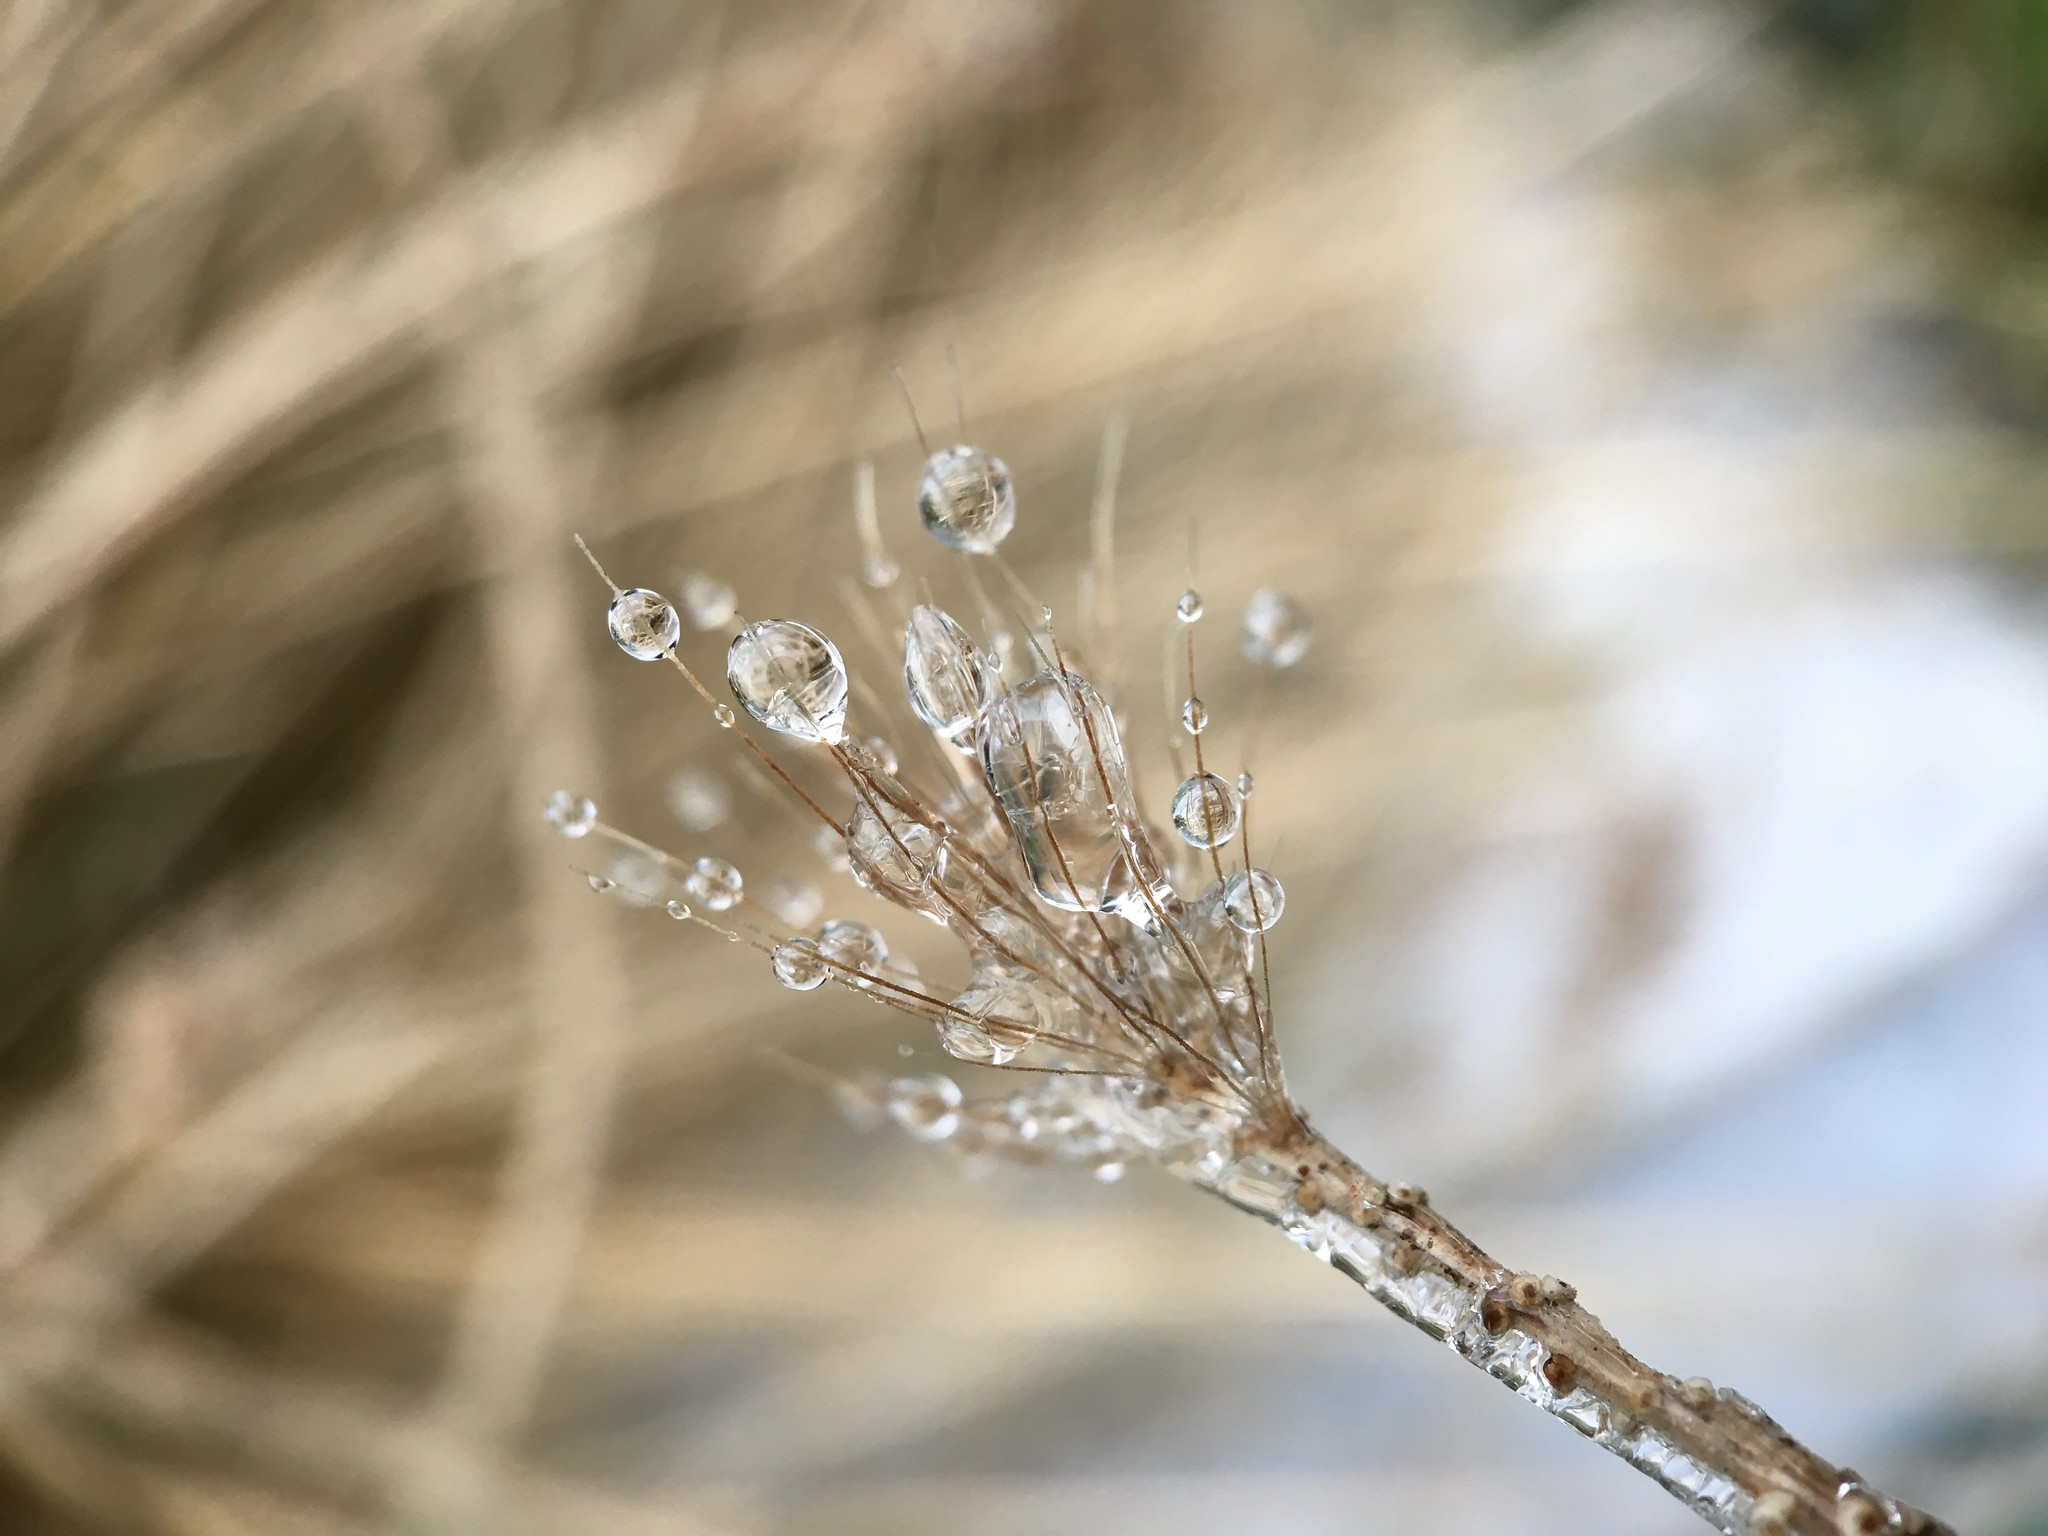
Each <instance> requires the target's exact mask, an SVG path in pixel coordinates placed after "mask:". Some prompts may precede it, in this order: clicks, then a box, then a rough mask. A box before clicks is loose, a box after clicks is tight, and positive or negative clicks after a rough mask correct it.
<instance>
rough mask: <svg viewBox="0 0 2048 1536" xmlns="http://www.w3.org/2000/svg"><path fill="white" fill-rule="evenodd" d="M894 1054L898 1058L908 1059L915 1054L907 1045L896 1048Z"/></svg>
mask: <svg viewBox="0 0 2048 1536" xmlns="http://www.w3.org/2000/svg"><path fill="white" fill-rule="evenodd" d="M896 1054H897V1055H898V1056H902V1057H905V1058H908V1057H911V1056H915V1055H916V1054H917V1052H916V1051H915V1050H913V1049H912V1048H911V1047H910V1046H908V1045H899V1046H897V1047H896Z"/></svg>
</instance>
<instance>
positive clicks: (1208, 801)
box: [1173, 773, 1238, 848]
mask: <svg viewBox="0 0 2048 1536" xmlns="http://www.w3.org/2000/svg"><path fill="white" fill-rule="evenodd" d="M1237 817H1238V807H1237V794H1236V791H1234V790H1232V789H1231V787H1230V786H1229V785H1228V784H1226V783H1224V782H1223V780H1221V779H1219V778H1218V777H1217V776H1216V775H1215V774H1213V773H1198V774H1195V775H1194V776H1193V777H1191V778H1189V779H1186V780H1184V781H1183V782H1182V784H1181V786H1180V788H1179V789H1177V790H1175V791H1174V792H1173V829H1174V831H1176V832H1178V833H1179V834H1180V839H1181V841H1182V842H1184V843H1186V844H1187V845H1188V846H1189V847H1191V848H1221V847H1222V846H1223V845H1224V844H1225V843H1227V842H1229V841H1230V840H1231V839H1232V838H1233V837H1235V836H1237Z"/></svg>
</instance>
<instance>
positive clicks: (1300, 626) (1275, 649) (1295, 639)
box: [1242, 587, 1312, 667]
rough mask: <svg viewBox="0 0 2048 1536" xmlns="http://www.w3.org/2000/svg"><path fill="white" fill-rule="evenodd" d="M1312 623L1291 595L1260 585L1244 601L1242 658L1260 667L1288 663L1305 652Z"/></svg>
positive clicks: (1289, 665)
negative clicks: (1247, 599)
mask: <svg viewBox="0 0 2048 1536" xmlns="http://www.w3.org/2000/svg"><path fill="white" fill-rule="evenodd" d="M1311 630H1312V626H1311V625H1310V623H1309V618H1308V613H1307V611H1306V610H1305V609H1304V608H1303V607H1302V606H1301V604H1300V603H1297V602H1296V601H1295V600H1294V599H1293V598H1291V597H1288V596H1287V595H1286V594H1285V593H1282V592H1275V591H1274V590H1273V589H1272V588H1270V587H1261V588H1260V589H1259V590H1258V591H1256V592H1254V593H1253V594H1252V600H1251V601H1250V602H1249V603H1247V604H1246V605H1245V610H1244V634H1243V637H1242V642H1243V646H1244V654H1245V657H1246V659H1248V660H1250V661H1255V662H1257V663H1258V664H1259V665H1260V666H1262V667H1291V666H1293V665H1294V664H1295V663H1296V662H1297V661H1299V660H1301V658H1302V657H1303V656H1305V655H1307V654H1308V642H1309V636H1310V633H1311Z"/></svg>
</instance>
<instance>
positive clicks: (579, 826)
mask: <svg viewBox="0 0 2048 1536" xmlns="http://www.w3.org/2000/svg"><path fill="white" fill-rule="evenodd" d="M541 815H542V816H544V817H546V818H547V823H548V825H549V826H551V827H553V828H554V829H555V830H556V831H557V832H559V833H561V834H562V836H564V837H584V836H587V835H588V834H589V832H590V829H591V828H592V827H594V826H596V825H597V804H596V802H595V801H592V800H588V799H586V798H584V797H583V796H582V795H572V794H570V793H569V791H568V790H566V789H558V790H556V791H555V792H554V793H553V794H552V795H549V796H548V803H547V804H546V805H545V806H544V807H542V809H541Z"/></svg>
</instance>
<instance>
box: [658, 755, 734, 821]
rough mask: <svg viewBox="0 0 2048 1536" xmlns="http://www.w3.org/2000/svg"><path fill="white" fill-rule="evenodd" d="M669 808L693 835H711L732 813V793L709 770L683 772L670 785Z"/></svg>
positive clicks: (700, 769)
mask: <svg viewBox="0 0 2048 1536" xmlns="http://www.w3.org/2000/svg"><path fill="white" fill-rule="evenodd" d="M668 808H669V810H670V811H671V812H673V813H674V815H675V818H676V820H677V821H679V822H681V823H682V824H683V825H684V826H686V827H688V828H689V829H690V830H691V831H692V832H709V831H710V830H711V829H712V828H713V827H715V826H717V825H718V824H719V823H720V822H722V821H724V820H725V818H726V817H727V815H729V814H730V813H731V811H732V791H731V790H730V789H728V788H726V784H725V780H723V779H721V778H720V777H719V776H718V775H717V774H715V773H713V772H712V771H711V770H710V769H709V768H682V769H678V770H677V772H676V774H675V776H674V777H673V778H671V779H670V780H669V781H668Z"/></svg>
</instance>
